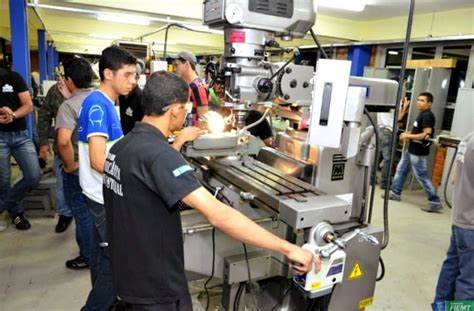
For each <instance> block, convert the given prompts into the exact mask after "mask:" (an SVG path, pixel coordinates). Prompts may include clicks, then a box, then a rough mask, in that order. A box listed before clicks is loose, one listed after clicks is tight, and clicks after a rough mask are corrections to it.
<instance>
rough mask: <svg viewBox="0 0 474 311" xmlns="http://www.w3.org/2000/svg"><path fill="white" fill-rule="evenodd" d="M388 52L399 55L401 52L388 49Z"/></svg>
mask: <svg viewBox="0 0 474 311" xmlns="http://www.w3.org/2000/svg"><path fill="white" fill-rule="evenodd" d="M388 54H390V55H398V54H400V53H399V52H398V51H388Z"/></svg>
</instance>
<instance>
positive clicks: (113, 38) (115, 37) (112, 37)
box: [89, 33, 122, 40]
mask: <svg viewBox="0 0 474 311" xmlns="http://www.w3.org/2000/svg"><path fill="white" fill-rule="evenodd" d="M89 37H91V38H93V39H99V40H117V39H121V38H122V37H121V36H114V35H99V34H95V33H91V34H89Z"/></svg>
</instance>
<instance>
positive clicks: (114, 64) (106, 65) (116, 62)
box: [99, 45, 137, 81]
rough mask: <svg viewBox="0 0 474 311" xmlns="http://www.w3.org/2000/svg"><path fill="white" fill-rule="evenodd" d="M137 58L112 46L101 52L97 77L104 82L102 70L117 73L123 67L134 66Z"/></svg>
mask: <svg viewBox="0 0 474 311" xmlns="http://www.w3.org/2000/svg"><path fill="white" fill-rule="evenodd" d="M136 63H137V58H136V57H135V56H133V55H132V54H130V52H128V51H127V50H124V49H122V48H120V47H118V46H115V45H112V46H109V47H108V48H106V49H105V50H103V51H102V55H101V56H100V60H99V75H100V80H101V81H103V80H104V70H105V69H110V70H112V71H117V70H119V69H120V68H122V67H123V66H124V65H135V64H136Z"/></svg>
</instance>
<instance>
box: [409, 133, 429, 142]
mask: <svg viewBox="0 0 474 311" xmlns="http://www.w3.org/2000/svg"><path fill="white" fill-rule="evenodd" d="M428 135H429V134H428V133H424V132H423V133H419V134H411V133H409V134H406V138H408V139H411V140H423V139H425V137H426V136H428Z"/></svg>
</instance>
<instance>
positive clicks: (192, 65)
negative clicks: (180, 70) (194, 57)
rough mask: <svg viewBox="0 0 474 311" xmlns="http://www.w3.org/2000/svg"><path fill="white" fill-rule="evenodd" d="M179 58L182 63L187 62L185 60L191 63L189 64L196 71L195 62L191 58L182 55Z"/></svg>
mask: <svg viewBox="0 0 474 311" xmlns="http://www.w3.org/2000/svg"><path fill="white" fill-rule="evenodd" d="M178 60H179V61H180V62H181V63H183V64H184V63H185V62H188V63H189V66H191V69H192V70H194V71H196V65H195V64H194V63H193V62H190V61H189V60H187V59H184V58H182V57H180V58H178Z"/></svg>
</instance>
